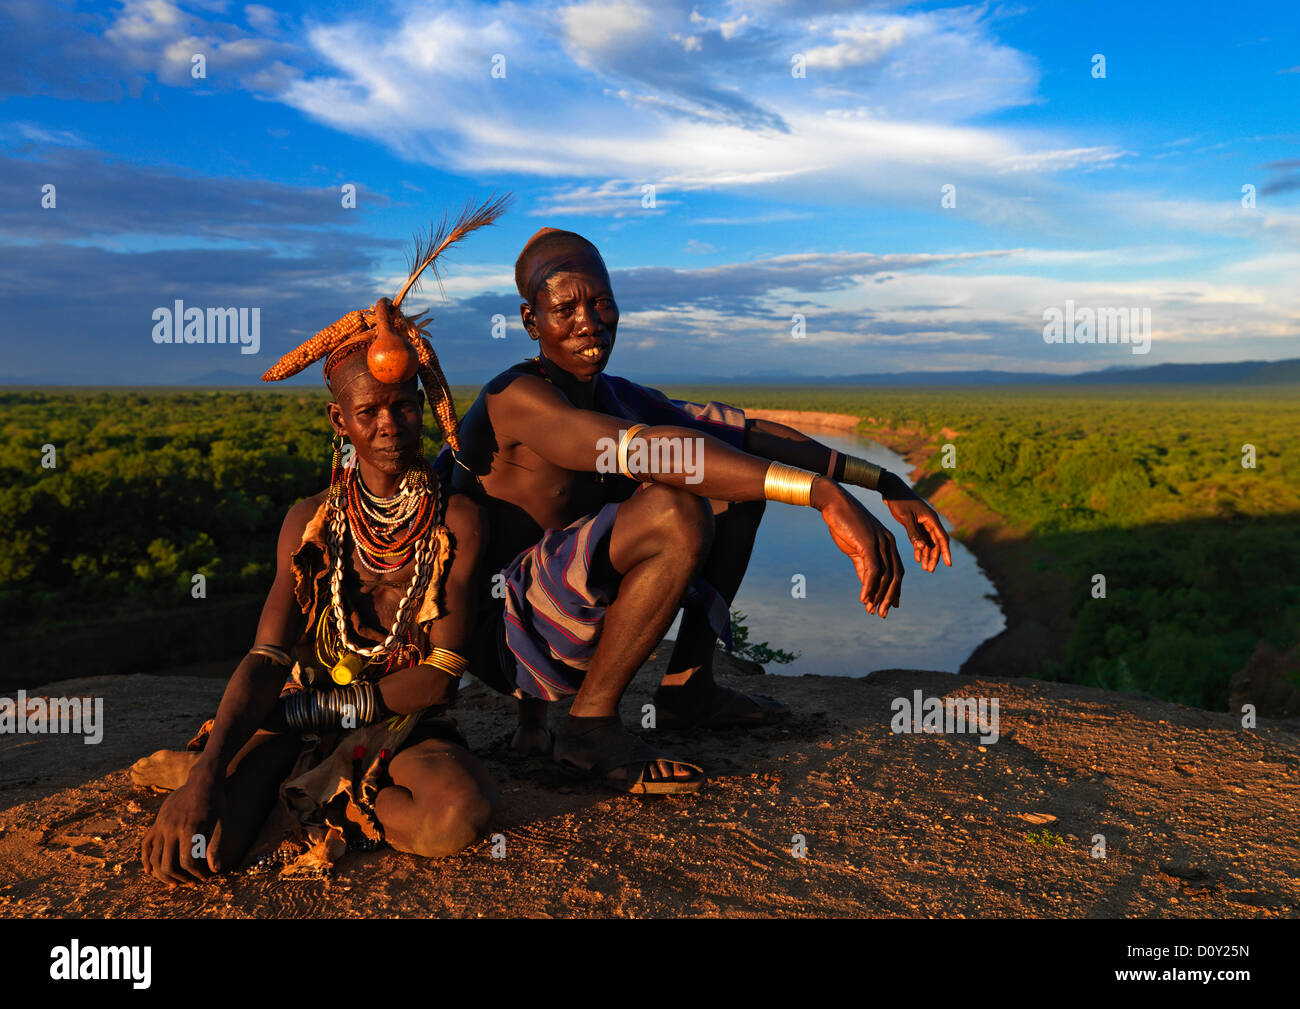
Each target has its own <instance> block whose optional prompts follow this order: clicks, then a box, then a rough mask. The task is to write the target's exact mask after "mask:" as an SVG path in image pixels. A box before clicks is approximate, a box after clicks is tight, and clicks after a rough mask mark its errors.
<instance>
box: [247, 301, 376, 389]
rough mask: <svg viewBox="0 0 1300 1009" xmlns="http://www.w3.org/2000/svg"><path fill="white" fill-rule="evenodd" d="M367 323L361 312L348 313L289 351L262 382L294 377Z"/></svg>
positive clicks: (362, 331)
mask: <svg viewBox="0 0 1300 1009" xmlns="http://www.w3.org/2000/svg"><path fill="white" fill-rule="evenodd" d="M367 325H368V323H367V321H366V318H365V316H364V315H363V314H362V313H361V312H349V313H348V314H347V315H345V316H343V318H341V319H340V320H339V321H338V322H336V323H334V325H332V326H326V327H325V328H324V329H322V330H321V331H320V332H319V333H317V334H316V335H315V336H313V337H312V338H311V339H310V340H308V341H307V342H306V343H304V344H303V345H302V346H301V347H297V348H295V349H294V350H291V351H289V353H287V354H285V355H284V357H282V358H280V360H279V361H277V362H276V363H275V364H274V365H272V366H271V367H270V368H268V369H267V370H266V374H265V375H263V376H262V381H263V382H279V381H282V380H283V379H286V378H288V377H290V376H291V375H296V374H298V372H300V371H302V370H303V368H305V367H307V365H309V364H312V363H313V362H315V361H319V360H320V359H321V358H322V357H328V356H329V354H330V352H331V351H332V350H334V349H335V348H336V347H338V346H339V345H340V344H342V343H345V342H346V341H348V340H350V339H352V338H353V337H354V336H359V335H360V334H361V333H364V332H365V331H366V328H367Z"/></svg>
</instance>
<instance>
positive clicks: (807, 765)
mask: <svg viewBox="0 0 1300 1009" xmlns="http://www.w3.org/2000/svg"><path fill="white" fill-rule="evenodd" d="M662 661H663V660H662V659H661V658H658V657H652V659H651V661H650V662H649V663H648V667H649V668H647V669H645V670H643V671H642V674H641V675H640V676H638V678H637V681H636V682H634V684H633V688H632V690H631V691H630V693H629V696H628V699H627V701H626V703H625V706H624V712H625V717H626V718H627V720H628V722H629V724H631V723H632V722H633V721H634V719H635V717H636V715H637V713H639V711H640V710H641V708H640V706H641V705H642V704H643V703H645V702H646V701H647V700H648V697H649V692H650V690H651V689H652V687H653V684H654V683H655V682H656V681H657V676H655V675H654V673H655V671H656V669H661V668H662V666H661V663H662ZM722 665H727V664H726V663H725V662H724V663H722ZM727 668H729V669H732V668H736V667H731V666H727ZM721 678H722V679H723V680H724V682H728V683H731V684H733V685H736V686H738V687H740V688H741V689H750V690H758V691H759V692H764V693H769V694H772V695H774V696H777V697H780V698H782V699H783V700H785V701H787V702H788V703H790V704H791V705H792V706H793V707H794V708H795V710H796V715H795V717H794V718H793V720H792V721H790V722H789V723H787V724H786V725H784V726H782V727H772V728H766V729H761V730H757V731H754V732H752V733H750V734H746V733H743V732H740V731H737V730H731V731H728V732H720V733H711V734H708V733H695V734H691V735H681V734H670V733H653V732H651V733H647V734H648V735H650V736H652V737H653V738H654V739H655V741H656V742H659V743H661V744H662V745H665V746H667V747H668V748H671V749H674V750H676V751H677V752H679V753H681V754H682V755H683V756H689V757H692V758H695V759H697V760H699V761H700V762H701V763H702V764H703V765H704V766H705V767H706V769H707V770H708V771H709V773H710V775H711V781H710V782H709V783H708V784H707V785H706V786H705V789H704V790H703V791H701V792H700V793H699V794H697V795H694V796H682V797H668V798H652V799H637V798H635V797H629V796H619V795H615V794H613V793H611V792H607V791H605V790H604V789H603V788H601V787H599V786H596V785H586V784H582V783H574V782H573V781H572V779H570V778H568V777H566V776H565V775H563V774H561V773H560V772H558V771H557V770H556V769H555V768H553V767H552V766H551V765H550V764H548V763H547V762H545V761H543V760H541V759H532V760H525V761H519V760H513V759H510V758H509V756H508V753H507V751H506V748H505V746H504V743H505V741H506V739H507V738H508V732H509V730H510V727H511V723H512V719H513V712H512V703H513V702H511V701H509V700H508V699H506V698H502V697H499V696H498V695H495V694H494V693H492V692H491V691H489V690H487V689H486V688H484V687H482V686H481V685H478V684H474V685H472V686H470V687H469V688H468V689H467V690H466V691H465V692H464V693H463V694H462V699H461V704H460V708H459V709H458V715H457V717H458V719H459V720H460V723H461V726H462V729H463V731H465V733H466V735H467V736H468V738H469V740H470V742H471V744H472V745H473V746H474V748H475V749H476V751H477V752H479V753H480V755H481V756H483V757H484V759H485V760H486V762H487V765H488V767H489V769H490V770H491V772H492V774H493V775H494V776H495V778H496V780H497V781H498V782H499V784H500V786H501V789H502V792H503V797H504V803H505V808H504V810H503V816H502V819H501V822H500V824H499V825H498V828H497V829H498V830H499V832H500V833H501V834H502V835H503V836H504V839H505V857H504V858H494V857H493V856H492V848H493V843H492V840H491V838H486V839H484V840H483V841H482V842H481V843H479V844H477V845H475V846H473V847H472V848H471V849H469V850H466V851H465V852H463V853H461V854H460V855H457V856H454V857H452V858H448V859H444V860H438V861H426V860H421V859H416V858H412V857H410V856H406V855H402V854H399V853H397V852H394V851H392V850H390V849H381V850H380V851H377V852H373V853H367V854H349V855H348V856H346V857H345V858H344V860H343V862H342V863H341V864H340V866H339V868H338V870H337V872H336V875H335V876H334V878H332V879H325V880H303V881H292V882H291V881H287V880H286V881H281V880H278V879H274V878H268V877H265V876H248V875H242V874H241V875H230V876H228V877H226V878H225V879H224V880H223V881H221V882H219V883H215V884H213V885H209V886H205V887H193V888H185V889H177V890H170V891H169V890H167V889H166V888H165V887H163V886H162V885H161V884H158V883H156V882H155V881H153V880H151V879H148V878H145V877H142V876H141V875H140V865H139V860H138V845H139V840H140V837H141V835H142V833H143V832H144V831H145V830H146V829H147V828H148V826H149V825H150V824H151V823H152V821H153V818H154V815H155V813H156V811H157V809H158V807H159V805H160V804H161V802H162V799H163V796H162V794H160V793H159V794H153V793H150V792H146V791H144V790H141V789H138V788H136V787H135V786H133V785H132V784H131V782H130V780H129V778H128V776H127V772H126V768H127V767H128V766H129V765H130V763H131V761H132V760H134V759H135V758H136V757H137V756H140V755H143V754H145V753H148V752H151V751H152V750H154V749H156V748H159V747H175V748H180V747H181V746H183V745H184V742H185V740H186V739H187V738H188V737H189V735H190V733H191V732H192V731H193V730H194V729H195V728H196V727H197V726H198V725H199V724H200V722H201V721H202V720H203V719H204V718H205V717H207V715H208V714H209V712H210V711H212V710H214V708H215V705H216V703H217V701H218V699H219V697H220V694H221V690H222V681H221V680H219V679H212V678H207V679H205V678H196V677H164V676H152V675H136V676H126V677H104V678H97V679H82V680H71V681H64V682H63V683H60V684H54V685H48V686H46V687H45V688H42V691H41V692H42V693H47V694H49V695H51V696H73V695H76V694H82V693H90V694H93V695H97V696H102V697H103V698H104V699H105V717H106V722H107V728H106V731H105V736H104V740H103V742H102V743H101V744H99V745H97V746H88V745H85V744H83V743H82V742H81V741H80V739H79V738H76V737H69V736H58V735H52V736H23V737H19V736H8V737H3V739H2V741H0V824H2V825H3V826H0V916H4V917H31V916H76V917H81V916H85V917H132V916H163V917H166V916H185V917H205V916H212V917H267V916H343V917H353V916H366V917H378V916H421V917H424V916H469V917H474V916H480V915H481V916H496V915H508V916H530V917H548V916H552V917H562V916H563V917H571V916H577V917H585V916H792V915H798V916H858V915H873V916H1045V917H1052V916H1068V917H1075V916H1107V917H1115V916H1140V917H1166V916H1168V917H1177V916H1200V917H1242V916H1273V915H1287V916H1295V915H1297V913H1300V878H1297V875H1298V869H1297V867H1300V839H1298V838H1297V835H1296V830H1295V825H1296V823H1297V822H1300V816H1298V815H1297V800H1298V798H1300V796H1298V795H1297V791H1298V790H1300V785H1298V784H1297V782H1298V781H1300V775H1298V774H1297V772H1300V738H1298V737H1297V735H1296V728H1297V727H1298V724H1297V723H1296V722H1294V721H1292V722H1291V723H1289V724H1286V725H1283V724H1279V723H1268V722H1265V723H1262V727H1261V728H1259V729H1257V730H1254V731H1247V730H1243V729H1242V728H1240V727H1239V726H1238V724H1237V723H1236V722H1235V721H1234V720H1233V719H1232V718H1231V717H1230V716H1228V715H1226V714H1214V713H1209V712H1204V711H1199V710H1196V709H1190V708H1184V707H1180V706H1177V705H1173V704H1167V703H1164V702H1159V701H1152V700H1146V699H1140V698H1134V697H1129V696H1124V695H1117V694H1110V693H1107V692H1104V691H1100V690H1095V689H1091V688H1084V687H1075V686H1069V685H1064V684H1051V683H1042V682H1038V681H1033V680H1021V679H1008V680H991V679H979V680H972V679H968V678H964V677H962V678H958V677H953V676H951V675H949V674H944V673H930V672H906V671H898V670H893V671H883V672H878V673H875V674H873V675H872V676H871V677H869V678H867V679H864V680H850V679H842V678H834V677H818V676H805V677H799V678H795V677H780V676H762V677H755V676H742V675H740V674H739V672H738V671H737V672H732V673H727V674H724V675H722V677H721ZM918 689H919V690H921V691H923V693H924V695H925V696H927V697H928V696H940V695H944V694H945V693H947V692H953V693H954V694H960V695H965V696H985V697H996V698H998V699H999V705H1000V707H999V714H1000V729H1001V738H1000V739H999V740H998V741H997V742H996V743H990V744H989V745H987V746H981V745H980V742H979V739H978V738H976V737H975V736H973V735H959V734H953V735H935V734H915V735H912V734H894V733H893V732H892V731H891V728H890V721H891V717H892V709H891V703H892V701H893V699H894V698H896V697H904V696H906V697H910V696H911V694H912V691H913V690H918ZM796 834H800V835H802V836H803V838H804V840H805V842H806V854H805V856H804V857H801V858H800V857H795V856H794V854H793V846H794V843H795V835H796ZM1096 834H1103V835H1104V836H1105V843H1106V857H1105V858H1104V859H1102V858H1095V857H1092V855H1091V853H1090V849H1092V847H1093V845H1094V841H1093V837H1094V835H1096Z"/></svg>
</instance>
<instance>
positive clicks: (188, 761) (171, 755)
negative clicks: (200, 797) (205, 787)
mask: <svg viewBox="0 0 1300 1009" xmlns="http://www.w3.org/2000/svg"><path fill="white" fill-rule="evenodd" d="M198 759H199V753H198V751H197V750H157V751H155V752H154V753H151V754H149V756H147V757H141V758H140V759H139V760H137V761H136V762H135V763H134V764H132V765H131V780H132V781H133V782H135V783H136V784H137V785H140V786H141V787H146V786H148V785H152V786H153V787H154V788H165V789H167V791H169V792H174V791H176V789H178V788H180V787H181V785H183V784H185V782H186V781H188V780H189V777H190V771H191V770H193V768H194V765H195V764H196V763H198Z"/></svg>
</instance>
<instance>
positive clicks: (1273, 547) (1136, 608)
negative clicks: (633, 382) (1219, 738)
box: [673, 385, 1300, 710]
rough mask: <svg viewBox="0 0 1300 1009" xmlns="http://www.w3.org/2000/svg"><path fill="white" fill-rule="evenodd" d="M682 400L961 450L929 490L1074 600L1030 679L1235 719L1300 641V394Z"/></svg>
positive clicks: (820, 393)
mask: <svg viewBox="0 0 1300 1009" xmlns="http://www.w3.org/2000/svg"><path fill="white" fill-rule="evenodd" d="M673 394H674V395H677V396H682V397H686V398H693V399H699V398H701V397H704V398H709V396H710V395H712V396H714V397H715V398H722V399H725V400H726V401H727V402H730V403H734V404H735V405H737V406H742V407H750V408H764V407H765V408H769V409H789V410H816V411H821V412H826V413H848V414H854V415H856V416H859V417H865V418H868V420H867V421H865V422H864V423H863V425H862V427H863V428H864V429H869V428H876V429H882V428H883V429H889V430H892V431H895V432H906V431H911V432H919V433H920V434H921V435H923V436H924V437H923V440H924V441H926V442H928V444H930V445H931V446H934V447H938V446H942V445H944V444H947V443H951V444H952V445H953V446H955V448H956V466H955V467H954V468H953V469H951V470H945V469H943V468H942V466H941V463H942V458H941V455H940V453H938V452H936V453H935V454H934V455H933V456H932V457H931V458H930V460H929V461H928V463H927V464H926V466H925V469H926V470H927V471H928V473H929V474H930V476H929V477H927V479H926V480H925V481H923V482H922V487H923V489H924V488H927V487H928V488H932V487H933V486H934V485H935V484H936V483H939V482H942V481H943V480H945V479H951V480H953V481H955V482H956V483H957V484H958V485H959V486H960V487H961V488H962V489H963V490H965V491H966V492H967V493H968V494H970V496H971V497H973V498H975V499H976V500H978V501H980V502H982V503H983V504H985V505H987V506H988V507H989V508H991V509H992V510H993V511H995V512H997V513H998V514H999V515H1001V516H1003V517H1004V518H1005V519H1006V520H1007V522H1008V523H1009V524H1010V525H1012V526H1014V527H1016V528H1018V529H1021V530H1024V531H1025V532H1026V533H1027V534H1028V535H1029V536H1030V537H1031V538H1032V539H1031V542H1032V545H1033V547H1034V548H1035V552H1036V555H1037V566H1038V567H1039V568H1040V570H1041V575H1042V577H1043V578H1044V579H1046V580H1049V581H1052V582H1054V583H1055V585H1056V586H1058V587H1063V588H1062V594H1063V596H1064V598H1065V599H1067V600H1069V602H1068V603H1066V604H1065V605H1068V606H1069V607H1070V614H1069V618H1070V619H1069V620H1068V624H1069V627H1070V630H1069V637H1068V640H1067V641H1066V642H1065V645H1064V649H1063V653H1064V656H1063V659H1061V660H1060V661H1044V662H1043V664H1042V665H1041V666H1040V668H1038V669H1030V670H1022V671H1019V672H1021V673H1022V674H1025V675H1036V676H1042V677H1045V678H1051V679H1060V680H1066V681H1069V682H1074V683H1085V684H1090V685H1094V686H1102V687H1107V688H1110V689H1118V690H1126V691H1131V692H1141V693H1147V694H1151V695H1154V696H1157V697H1163V698H1167V699H1170V700H1176V701H1180V702H1182V703H1186V704H1193V705H1197V706H1200V707H1207V708H1211V709H1216V710H1223V709H1224V708H1225V707H1226V706H1227V699H1228V695H1227V685H1228V681H1229V679H1230V678H1231V676H1232V674H1233V673H1234V672H1236V671H1237V670H1239V669H1241V668H1242V666H1244V665H1245V664H1246V660H1247V659H1248V658H1249V657H1250V654H1251V652H1252V651H1253V650H1254V648H1255V646H1256V644H1257V643H1258V642H1259V641H1260V639H1265V640H1268V641H1269V642H1270V643H1272V644H1273V645H1275V646H1277V647H1279V648H1288V647H1290V646H1291V645H1294V644H1295V643H1296V640H1297V639H1298V638H1300V438H1297V433H1298V432H1300V387H1297V386H1285V385H1283V386H1264V387H1259V388H1250V387H1244V386H1238V387H1206V386H1195V387H1193V386H1183V387H1147V388H1131V387H1124V388H1120V387H1110V388H1106V387H1060V386H1058V387H1029V388H1025V387H1016V388H1008V389H922V390H917V389H910V390H909V389H884V390H878V391H860V392H859V391H855V390H850V389H834V388H830V389H827V388H806V387H805V388H798V389H776V388H761V387H753V388H742V389H727V390H725V393H724V392H719V391H718V390H712V391H707V390H699V389H677V390H673ZM945 429H946V430H947V432H949V433H947V434H945V433H944V432H945ZM1245 445H1253V446H1254V449H1255V468H1253V469H1249V468H1244V467H1243V466H1242V460H1243V446H1245ZM1094 574H1103V575H1105V578H1106V598H1105V599H1104V600H1103V599H1094V598H1093V596H1092V586H1093V581H1092V579H1093V575H1094Z"/></svg>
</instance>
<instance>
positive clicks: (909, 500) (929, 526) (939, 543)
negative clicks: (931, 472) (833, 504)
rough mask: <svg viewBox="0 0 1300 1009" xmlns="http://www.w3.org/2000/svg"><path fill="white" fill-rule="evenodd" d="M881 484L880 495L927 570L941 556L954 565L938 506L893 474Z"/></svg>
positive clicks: (937, 562) (915, 555)
mask: <svg viewBox="0 0 1300 1009" xmlns="http://www.w3.org/2000/svg"><path fill="white" fill-rule="evenodd" d="M890 477H891V478H892V479H889V480H888V481H887V482H886V483H884V484H882V485H881V487H880V497H881V498H882V499H883V500H884V502H885V504H886V505H887V506H888V508H889V514H891V515H893V516H894V520H895V521H896V522H898V524H899V525H901V526H902V527H903V528H904V529H906V530H907V538H908V539H909V540H911V541H912V555H913V556H914V557H915V558H916V562H917V563H918V564H920V565H921V567H923V568H925V570H926V571H933V570H934V569H935V568H936V567H938V565H939V558H940V557H941V556H942V557H943V562H944V563H945V564H947V565H948V567H952V553H951V552H950V551H949V549H948V534H947V533H946V532H944V528H943V523H942V522H940V521H939V516H938V515H937V514H936V513H935V510H934V509H933V508H931V507H930V506H929V505H928V504H926V503H925V501H924V500H923V499H921V498H920V497H918V496H917V495H916V492H915V491H913V490H912V488H911V487H909V486H907V484H905V483H903V481H902V480H901V479H900V478H899V477H897V476H896V475H894V474H892V473H891V474H890Z"/></svg>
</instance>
